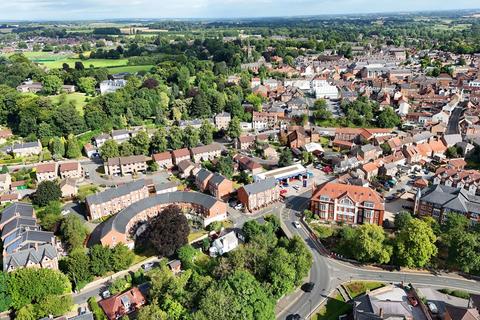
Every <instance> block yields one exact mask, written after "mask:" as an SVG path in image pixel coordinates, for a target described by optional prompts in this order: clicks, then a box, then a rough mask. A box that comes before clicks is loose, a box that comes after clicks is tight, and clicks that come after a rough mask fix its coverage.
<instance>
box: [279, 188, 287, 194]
mask: <svg viewBox="0 0 480 320" xmlns="http://www.w3.org/2000/svg"><path fill="white" fill-rule="evenodd" d="M287 192H288V190H287V189H282V190H280V195H282V196H283V195H285V194H286V193H287Z"/></svg>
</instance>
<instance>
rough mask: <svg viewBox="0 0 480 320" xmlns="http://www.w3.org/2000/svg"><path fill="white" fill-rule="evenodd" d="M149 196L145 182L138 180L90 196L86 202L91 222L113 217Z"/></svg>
mask: <svg viewBox="0 0 480 320" xmlns="http://www.w3.org/2000/svg"><path fill="white" fill-rule="evenodd" d="M148 195H149V193H148V188H147V186H146V183H145V180H137V181H133V182H129V183H126V184H123V185H120V186H118V187H115V188H111V189H107V190H105V191H103V192H99V193H95V194H92V195H90V196H88V197H87V198H86V200H85V203H86V206H87V213H88V217H89V219H90V220H96V219H99V218H101V217H104V216H108V215H112V214H115V213H117V212H119V211H120V210H122V209H125V208H126V207H128V206H130V205H131V204H132V203H135V202H137V201H140V200H141V199H144V198H147V197H148Z"/></svg>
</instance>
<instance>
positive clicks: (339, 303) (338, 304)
mask: <svg viewBox="0 0 480 320" xmlns="http://www.w3.org/2000/svg"><path fill="white" fill-rule="evenodd" d="M350 310H352V306H351V305H349V304H348V303H346V302H345V300H343V298H342V296H341V295H340V294H337V295H336V296H335V297H333V298H328V301H327V304H326V305H325V306H323V307H322V308H320V311H319V312H318V313H317V314H315V315H314V316H313V317H312V320H337V319H338V317H339V316H341V315H343V314H346V313H348V312H350Z"/></svg>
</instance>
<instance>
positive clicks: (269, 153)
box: [262, 145, 278, 159]
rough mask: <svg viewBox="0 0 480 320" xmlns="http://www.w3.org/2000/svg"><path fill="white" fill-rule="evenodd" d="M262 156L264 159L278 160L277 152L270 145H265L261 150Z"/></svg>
mask: <svg viewBox="0 0 480 320" xmlns="http://www.w3.org/2000/svg"><path fill="white" fill-rule="evenodd" d="M262 152H263V156H264V158H265V159H278V152H277V150H275V148H273V147H272V146H270V145H265V146H264V147H263V148H262Z"/></svg>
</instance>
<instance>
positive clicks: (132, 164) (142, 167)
mask: <svg viewBox="0 0 480 320" xmlns="http://www.w3.org/2000/svg"><path fill="white" fill-rule="evenodd" d="M103 166H104V168H105V174H107V175H122V176H123V175H126V174H136V173H137V172H145V171H147V157H145V156H143V155H139V156H128V157H117V158H110V159H108V160H107V162H106V163H104V165H103Z"/></svg>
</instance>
